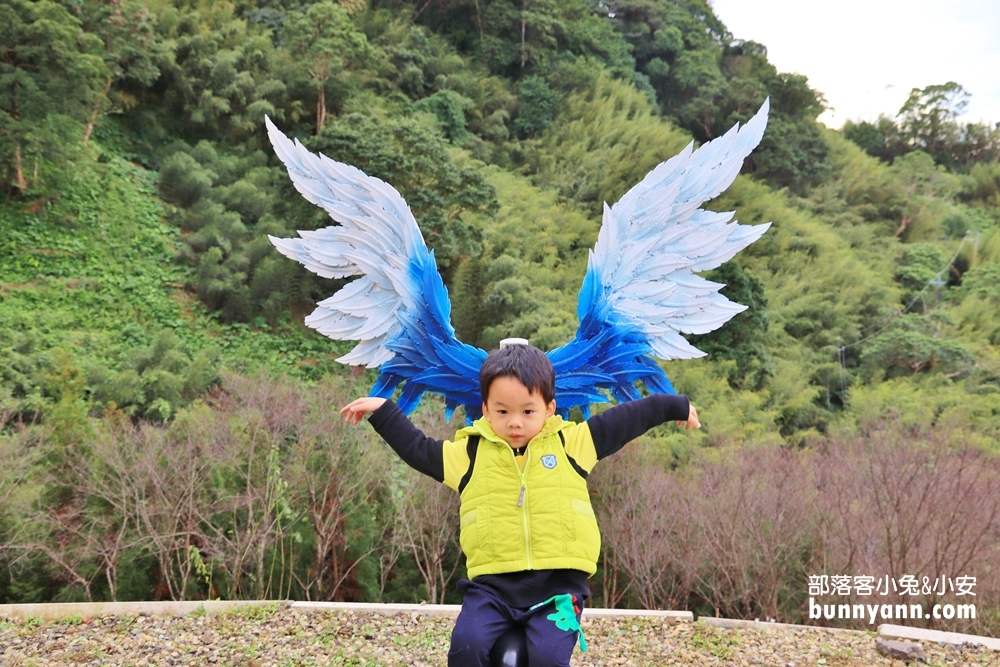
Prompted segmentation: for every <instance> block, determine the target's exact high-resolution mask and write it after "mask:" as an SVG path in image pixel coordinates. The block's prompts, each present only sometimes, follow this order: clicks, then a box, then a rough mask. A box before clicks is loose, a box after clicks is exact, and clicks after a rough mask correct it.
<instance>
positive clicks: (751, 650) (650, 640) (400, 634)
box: [0, 605, 1000, 667]
mask: <svg viewBox="0 0 1000 667" xmlns="http://www.w3.org/2000/svg"><path fill="white" fill-rule="evenodd" d="M453 623H454V619H453V618H451V617H447V616H421V615H420V614H419V613H410V614H397V615H395V616H383V615H379V614H373V613H366V612H352V611H336V612H328V611H299V610H293V609H288V608H279V607H278V606H277V605H273V606H267V607H242V608H239V609H237V610H234V611H232V612H227V613H223V614H219V615H215V616H206V615H199V614H193V615H190V616H178V617H167V616H144V615H139V616H118V617H115V616H101V617H94V618H82V619H80V618H76V619H64V620H62V621H58V622H38V621H34V620H28V621H16V622H12V621H4V620H0V666H2V667H8V666H9V667H21V666H25V667H27V666H29V665H31V666H34V665H38V666H41V665H95V666H96V665H134V666H136V667H140V666H142V665H220V666H221V665H233V666H242V667H279V666H280V667H292V666H297V665H359V666H360V665H414V666H416V667H422V666H426V667H430V666H436V665H442V666H443V665H445V662H446V661H445V655H446V653H447V651H448V637H449V634H450V632H451V627H452V624H453ZM583 628H584V632H585V634H586V637H587V642H588V643H589V650H588V651H587V652H586V653H581V652H580V651H579V649H578V650H577V651H576V652H575V653H574V655H573V660H572V664H573V665H574V666H580V667H582V666H584V665H594V666H597V665H601V666H612V665H629V666H631V665H635V666H639V665H656V666H659V665H725V666H733V667H752V666H754V665H762V666H765V667H772V666H778V667H804V666H806V665H827V666H828V667H868V666H870V665H896V666H900V667H901V666H902V665H903V664H904V663H903V662H901V661H898V660H896V661H893V660H889V659H887V658H884V657H882V656H881V655H879V654H878V653H877V652H876V651H875V636H874V634H872V633H848V632H829V631H825V630H822V629H815V630H812V629H809V630H799V629H794V630H793V629H774V630H766V631H762V630H756V629H748V628H739V629H717V628H712V627H708V626H705V625H702V624H700V623H676V624H672V625H671V624H668V623H666V622H664V621H661V620H638V619H635V618H621V619H592V620H588V619H587V618H586V614H585V615H584V623H583ZM924 648H925V650H926V652H927V664H928V665H997V666H998V667H1000V652H996V651H991V650H989V649H985V648H980V647H974V646H964V647H957V648H956V647H950V648H948V647H943V646H939V645H937V644H930V643H925V644H924Z"/></svg>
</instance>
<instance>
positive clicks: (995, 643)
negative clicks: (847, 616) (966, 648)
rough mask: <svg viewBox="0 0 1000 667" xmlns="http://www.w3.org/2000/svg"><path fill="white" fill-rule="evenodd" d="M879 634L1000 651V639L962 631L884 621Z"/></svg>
mask: <svg viewBox="0 0 1000 667" xmlns="http://www.w3.org/2000/svg"><path fill="white" fill-rule="evenodd" d="M878 634H879V635H881V636H883V637H888V638H890V639H912V640H916V641H925V642H935V643H945V644H955V645H958V646H961V645H962V644H978V645H980V646H985V647H986V648H990V649H993V650H994V651H1000V639H996V638H993V637H980V636H979V635H965V634H962V633H960V632H945V631H943V630H925V629H923V628H911V627H909V626H907V625H892V624H889V623H883V624H882V625H880V626H878Z"/></svg>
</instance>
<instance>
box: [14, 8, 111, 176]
mask: <svg viewBox="0 0 1000 667" xmlns="http://www.w3.org/2000/svg"><path fill="white" fill-rule="evenodd" d="M0 44H2V45H3V46H2V47H0V162H2V164H3V167H4V171H5V177H4V186H5V190H6V192H7V194H8V195H15V194H18V193H23V192H24V191H25V190H27V189H28V188H29V187H31V188H38V187H40V186H41V185H42V183H43V182H44V180H45V177H46V175H47V174H53V173H55V172H58V171H61V169H63V168H64V166H63V165H60V163H61V162H65V161H66V160H68V159H69V158H70V156H72V155H73V149H74V147H76V146H79V145H80V143H81V139H82V137H83V136H84V133H85V130H86V122H87V120H88V119H89V118H90V117H91V114H92V110H93V109H94V108H95V106H96V107H100V106H101V104H102V99H104V98H105V82H106V81H107V79H108V77H109V76H110V72H109V70H108V67H107V65H106V64H105V62H104V60H103V58H102V51H103V45H102V44H101V40H100V39H99V38H98V37H97V36H95V35H93V34H90V33H86V32H84V31H83V29H82V28H81V25H80V21H79V20H78V19H77V18H76V17H74V16H73V15H72V14H70V13H69V12H68V11H67V10H66V9H65V8H64V7H62V6H60V5H58V4H56V3H54V2H50V1H49V0H41V1H40V2H29V1H28V0H11V1H10V2H5V3H4V4H3V5H0Z"/></svg>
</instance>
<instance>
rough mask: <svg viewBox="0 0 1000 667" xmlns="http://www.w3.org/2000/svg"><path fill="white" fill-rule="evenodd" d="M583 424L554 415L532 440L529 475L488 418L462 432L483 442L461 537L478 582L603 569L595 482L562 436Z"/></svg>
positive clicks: (466, 494) (466, 495)
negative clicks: (591, 487)
mask: <svg viewBox="0 0 1000 667" xmlns="http://www.w3.org/2000/svg"><path fill="white" fill-rule="evenodd" d="M578 426H579V425H577V424H574V423H572V422H567V421H564V420H563V419H562V418H561V417H558V416H556V417H550V418H549V419H548V420H547V421H546V422H545V426H544V427H543V428H542V430H541V432H540V433H539V434H538V435H537V436H535V437H534V438H533V439H532V440H531V442H529V443H528V448H527V451H526V453H525V464H524V472H523V473H522V472H521V470H520V469H519V468H518V465H517V462H516V461H515V460H514V452H513V450H512V449H511V448H510V446H509V445H508V444H507V443H506V442H504V441H503V440H501V439H500V437H499V436H497V435H496V434H495V433H494V432H493V429H492V428H491V427H490V424H489V422H487V421H486V420H485V419H479V420H477V421H475V422H474V423H473V424H472V426H469V427H467V428H464V429H462V430H461V431H459V433H458V437H461V436H472V435H478V436H479V437H480V440H479V444H478V447H477V448H476V454H475V461H474V462H473V464H472V466H471V469H470V472H471V477H469V479H468V482H467V483H466V485H465V487H464V489H462V490H461V499H462V506H461V510H460V512H461V538H460V539H461V543H462V550H463V551H464V552H465V556H466V560H467V564H468V568H469V578H470V579H471V578H473V577H477V576H479V575H481V574H502V573H504V572H520V571H523V570H550V569H562V568H568V569H574V570H583V571H584V572H587V573H588V574H594V573H595V572H596V571H597V557H598V554H599V553H600V550H601V534H600V531H599V530H598V528H597V520H596V519H595V518H594V510H593V508H592V507H591V504H590V494H589V493H588V491H587V482H586V480H585V479H584V478H583V477H582V476H581V475H580V473H578V472H577V471H576V470H574V469H573V466H572V464H571V463H570V460H569V457H568V456H567V455H566V451H565V449H564V446H563V440H562V438H561V437H560V434H559V431H561V430H563V429H567V428H575V427H578Z"/></svg>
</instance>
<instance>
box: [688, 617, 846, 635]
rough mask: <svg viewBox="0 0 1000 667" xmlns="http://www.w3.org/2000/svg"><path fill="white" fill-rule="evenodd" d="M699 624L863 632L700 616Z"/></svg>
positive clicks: (765, 628)
mask: <svg viewBox="0 0 1000 667" xmlns="http://www.w3.org/2000/svg"><path fill="white" fill-rule="evenodd" d="M698 622H699V623H702V624H704V625H709V626H711V627H713V628H750V629H752V630H819V631H821V632H829V633H837V632H845V633H847V634H854V635H860V634H864V631H863V630H850V629H848V628H824V627H823V626H820V625H796V624H794V623H768V622H766V621H744V620H741V619H738V618H715V617H713V616H702V617H701V618H699V619H698Z"/></svg>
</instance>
